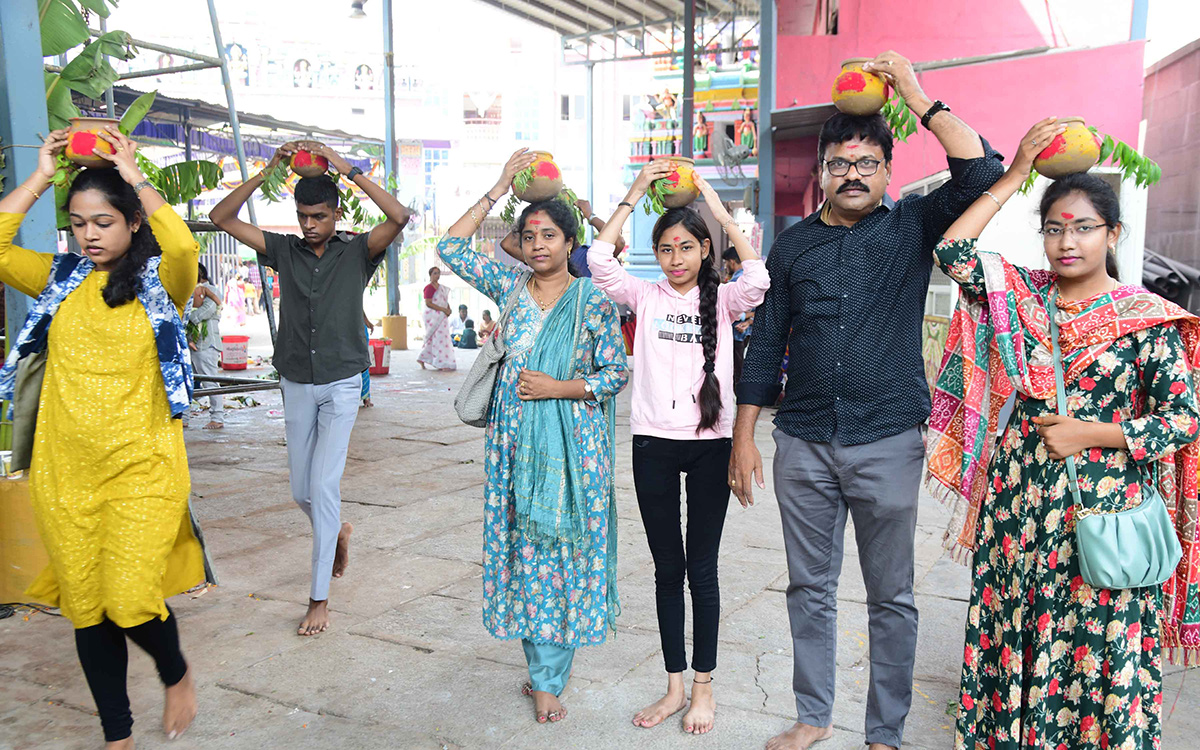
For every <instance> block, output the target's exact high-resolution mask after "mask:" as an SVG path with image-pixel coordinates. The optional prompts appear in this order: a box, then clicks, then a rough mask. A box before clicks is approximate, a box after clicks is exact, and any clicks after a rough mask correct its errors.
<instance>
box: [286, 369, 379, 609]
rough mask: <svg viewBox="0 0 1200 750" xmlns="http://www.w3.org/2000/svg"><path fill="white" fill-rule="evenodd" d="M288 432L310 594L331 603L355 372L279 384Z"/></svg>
mask: <svg viewBox="0 0 1200 750" xmlns="http://www.w3.org/2000/svg"><path fill="white" fill-rule="evenodd" d="M279 385H280V388H281V389H282V390H283V421H284V431H285V432H286V433H287V449H288V475H289V477H290V479H291V484H292V499H293V500H295V501H296V504H297V505H299V506H300V510H302V511H304V513H305V514H306V515H307V516H308V519H309V521H311V522H312V530H313V551H312V590H311V592H310V593H309V598H311V599H312V600H313V601H315V602H320V601H325V600H326V599H328V598H329V579H330V577H331V576H332V575H333V556H334V553H335V552H336V551H337V537H338V532H339V531H341V528H342V486H341V485H342V472H343V471H344V470H345V468H346V451H347V450H348V449H349V447H350V431H351V430H353V429H354V420H355V419H357V418H358V394H359V392H360V390H361V388H362V376H361V375H359V374H358V373H355V374H354V375H351V376H350V377H348V378H344V379H342V380H335V381H334V382H332V383H325V384H323V385H312V384H310V383H295V382H293V381H291V380H288V379H287V378H280V379H279Z"/></svg>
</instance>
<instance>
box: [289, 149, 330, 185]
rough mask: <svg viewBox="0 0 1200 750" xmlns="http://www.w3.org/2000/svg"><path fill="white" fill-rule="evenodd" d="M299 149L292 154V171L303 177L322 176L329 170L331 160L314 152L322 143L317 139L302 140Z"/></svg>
mask: <svg viewBox="0 0 1200 750" xmlns="http://www.w3.org/2000/svg"><path fill="white" fill-rule="evenodd" d="M297 145H299V147H300V148H299V150H298V151H296V153H294V154H292V171H293V172H295V173H296V174H298V175H300V176H301V177H320V176H321V175H323V174H325V173H326V172H328V171H329V160H328V159H326V158H325V157H324V156H319V155H317V154H314V153H313V152H312V149H315V148H316V147H318V146H320V145H321V144H320V143H318V142H316V141H300V143H299V144H297Z"/></svg>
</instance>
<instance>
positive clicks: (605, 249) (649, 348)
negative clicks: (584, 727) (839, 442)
mask: <svg viewBox="0 0 1200 750" xmlns="http://www.w3.org/2000/svg"><path fill="white" fill-rule="evenodd" d="M672 169H673V167H672V165H671V162H670V161H667V160H659V161H653V162H650V163H649V164H647V165H646V166H645V167H643V168H642V171H641V173H640V174H639V175H638V176H637V179H635V180H634V182H633V185H632V186H631V187H630V188H629V193H628V195H626V196H625V200H623V201H622V202H621V203H620V204H618V206H617V210H616V212H615V213H614V214H613V217H612V218H611V219H610V220H609V222H608V224H607V225H606V226H605V228H604V231H602V232H601V233H600V236H599V237H598V238H597V239H596V241H595V243H593V245H592V249H591V252H590V257H589V260H590V262H591V267H592V272H593V274H594V275H593V277H592V279H593V281H595V283H596V286H598V287H599V288H600V289H601V290H602V291H603V292H605V293H606V294H608V295H609V297H611V298H612V300H613V302H615V303H617V304H619V305H628V306H629V307H630V308H632V309H633V310H634V312H635V313H636V314H637V316H638V319H639V320H645V321H648V323H647V325H648V326H651V327H652V328H650V329H649V330H644V331H642V335H641V336H638V337H637V338H636V339H635V342H634V356H635V361H636V362H637V363H638V366H637V368H636V369H635V370H634V373H633V405H632V407H631V408H632V412H631V415H630V425H631V428H632V430H633V481H634V487H635V489H636V490H637V499H638V507H639V508H640V509H641V513H642V523H643V525H644V527H645V529H646V541H647V542H648V543H649V545H650V553H651V555H652V556H653V558H654V588H655V601H656V605H657V611H658V630H659V637H660V638H661V639H662V649H663V660H664V661H665V663H666V669H667V692H666V695H665V696H664V697H663V698H662V699H660V700H658V701H656V702H654V703H652V704H650V705H649V706H647V707H645V708H643V709H642V710H641V711H638V712H637V714H636V715H634V717H633V723H634V725H635V726H639V727H645V728H650V727H654V726H657V725H659V724H661V723H662V722H663V721H664V720H666V719H667V718H668V717H669V716H671V715H672V714H675V713H677V712H679V711H681V710H683V709H684V708H685V707H687V706H688V696H687V691H686V689H685V686H684V681H683V673H684V671H685V670H687V652H686V649H685V647H684V632H683V621H684V600H683V582H684V578H685V577H686V578H687V581H688V587H689V588H690V589H691V593H692V622H693V628H692V629H693V633H692V644H693V648H694V652H693V658H692V668H693V670H694V671H695V677H694V679H693V681H692V694H691V707H690V709H689V710H688V712H687V714H685V715H684V717H683V728H684V731H686V732H689V733H694V734H704V733H706V732H708V731H710V730H711V729H712V728H713V722H714V720H715V714H716V708H717V706H716V700H715V699H714V698H713V688H712V681H713V678H712V673H713V670H714V669H716V666H717V630H718V623H719V621H720V619H721V593H720V587H719V585H718V583H717V555H718V553H719V551H720V546H721V532H722V530H723V529H724V526H725V513H726V510H727V509H728V507H729V486H728V484H727V483H726V481H725V480H726V476H727V473H728V469H729V451H730V442H731V438H732V437H733V341H732V338H733V337H732V335H731V329H730V324H731V323H732V321H733V319H734V317H736V315H738V314H739V313H738V311H740V310H747V309H751V308H753V307H755V306H756V305H758V303H760V302H762V299H763V295H764V294H765V293H766V290H767V287H768V286H769V284H770V279H769V277H768V276H767V271H766V269H765V268H764V266H763V262H762V260H761V259H759V257H758V254H757V253H755V252H754V249H753V248H751V247H750V242H749V241H748V240H747V239H746V237H745V236H744V235H743V234H742V232H741V230H739V229H738V227H737V224H735V223H734V221H733V219H732V218H731V217H730V216H729V212H728V211H726V210H725V206H724V205H722V203H721V199H720V198H719V197H718V196H717V193H716V191H714V190H713V189H712V186H711V185H709V184H708V183H707V182H706V181H705V180H704V179H703V178H702V177H700V176H699V175H697V176H696V184H697V186H699V188H700V193H701V195H703V196H704V201H705V204H706V205H707V206H708V209H709V210H710V211H711V212H712V214H713V216H714V217H715V218H716V220H717V221H718V222H720V224H721V226H722V227H723V228H724V229H725V231H726V233H728V235H729V237H730V240H731V241H732V242H733V244H734V247H735V248H736V252H737V255H738V258H739V261H740V262H744V263H745V268H746V273H745V276H744V277H742V278H741V279H740V280H739V281H736V282H733V283H730V284H724V285H722V284H721V283H720V278H721V275H720V272H719V271H718V270H717V269H718V267H719V259H718V256H717V252H716V248H714V247H713V243H712V238H711V237H710V236H709V232H708V226H707V225H706V224H705V222H704V219H702V218H700V214H699V213H697V212H696V211H693V210H692V209H690V208H673V209H671V210H669V211H667V212H666V213H665V214H663V215H662V217H660V218H659V220H658V221H657V222H656V223H655V225H654V232H653V239H654V255H655V257H656V258H657V259H658V263H659V265H660V266H661V267H662V270H663V273H664V274H665V275H666V278H665V279H663V280H662V281H659V282H658V283H653V284H652V283H650V282H648V281H643V280H641V279H638V278H636V277H634V276H633V275H632V274H630V273H629V272H628V271H626V270H625V267H624V266H622V265H621V262H620V261H618V260H617V259H616V258H615V257H614V256H613V253H612V246H613V243H614V242H615V240H616V239H617V238H618V237H620V231H621V227H622V226H623V225H624V223H625V222H626V221H627V220H628V218H629V215H630V214H631V213H632V212H633V206H635V205H637V202H638V201H639V200H641V198H642V196H643V195H645V193H646V190H647V189H648V188H649V187H650V185H651V184H652V183H653V182H654V180H656V179H660V178H663V177H666V176H667V174H669V173H670V171H671V170H672ZM681 473H682V474H686V475H687V541H686V544H685V542H684V539H683V533H682V531H681V530H680V519H679V491H680V486H679V475H680V474H681Z"/></svg>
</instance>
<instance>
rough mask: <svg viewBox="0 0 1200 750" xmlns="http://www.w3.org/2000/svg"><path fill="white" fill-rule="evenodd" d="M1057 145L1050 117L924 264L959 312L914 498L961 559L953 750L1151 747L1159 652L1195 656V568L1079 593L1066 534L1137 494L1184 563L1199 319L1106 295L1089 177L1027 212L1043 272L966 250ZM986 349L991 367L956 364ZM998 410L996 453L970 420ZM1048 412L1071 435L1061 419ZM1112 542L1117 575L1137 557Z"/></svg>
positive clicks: (1196, 422)
mask: <svg viewBox="0 0 1200 750" xmlns="http://www.w3.org/2000/svg"><path fill="white" fill-rule="evenodd" d="M1065 129H1066V126H1065V125H1061V124H1059V122H1058V121H1057V120H1056V119H1055V118H1047V119H1045V120H1042V121H1041V122H1039V123H1037V124H1036V125H1034V126H1033V128H1032V129H1031V130H1030V131H1029V132H1028V133H1027V134H1026V135H1025V137H1024V138H1022V140H1021V143H1020V144H1019V145H1018V147H1017V155H1016V157H1015V158H1014V159H1013V162H1012V166H1011V167H1009V169H1008V171H1007V172H1005V174H1004V176H1003V177H1002V178H1001V179H1000V180H999V181H998V182H996V184H995V185H993V186H992V187H991V189H990V191H989V193H988V194H987V195H985V196H983V197H981V198H979V199H978V200H976V201H975V202H974V203H973V204H972V205H971V207H970V208H969V209H967V211H966V212H965V213H964V214H963V215H962V216H961V217H959V219H958V220H957V221H955V222H954V223H953V224H952V225H951V226H950V228H949V229H947V230H946V232H945V233H944V236H943V239H942V241H941V242H940V243H939V244H938V246H937V262H938V266H939V267H940V268H941V269H942V270H943V271H945V272H946V274H947V275H948V276H950V278H951V279H953V280H954V281H955V282H956V283H958V284H959V286H960V288H961V290H962V293H963V296H962V297H961V298H960V302H959V307H958V310H957V312H956V313H955V315H954V319H953V322H952V324H951V333H950V338H949V343H948V344H947V358H946V359H945V360H943V362H944V365H943V371H942V373H941V374H940V375H939V377H938V380H937V390H936V393H935V397H934V410H933V414H934V417H933V419H932V420H931V423H930V433H931V434H930V437H931V438H932V440H931V441H930V444H931V446H932V449H931V451H930V458H929V479H928V483H929V487H930V490H931V491H932V492H934V493H935V494H936V495H938V496H939V497H942V498H944V499H946V500H948V501H949V502H950V504H951V505H952V511H953V514H952V521H951V524H950V527H949V528H948V529H947V538H946V541H947V543H948V544H949V545H950V546H952V547H953V548H955V549H956V550H957V551H959V552H965V553H970V552H973V553H974V554H973V560H972V563H971V565H972V569H971V573H972V581H971V597H970V608H969V610H968V611H969V612H970V615H969V617H968V620H967V623H966V644H965V648H964V652H963V668H962V681H961V691H960V698H959V706H958V722H957V730H956V732H955V747H956V748H959V749H960V750H976V748H978V747H983V746H986V747H989V748H995V749H996V750H1018V749H1019V748H1029V747H1046V748H1057V747H1068V748H1084V747H1089V748H1094V747H1101V748H1103V747H1110V748H1138V749H1139V750H1141V749H1143V748H1157V747H1158V746H1159V744H1160V743H1161V739H1162V721H1163V718H1164V717H1163V715H1162V708H1163V706H1162V698H1163V694H1162V653H1163V651H1164V649H1166V650H1171V651H1174V652H1176V653H1177V654H1180V655H1182V657H1183V659H1182V661H1184V662H1185V663H1190V662H1193V661H1194V660H1195V659H1196V657H1197V656H1200V595H1198V593H1197V589H1198V585H1197V584H1200V571H1198V570H1197V568H1196V563H1195V558H1194V557H1193V558H1192V559H1190V560H1189V559H1187V558H1185V559H1184V561H1183V562H1182V563H1181V564H1180V565H1179V566H1178V567H1177V568H1176V571H1175V574H1174V575H1173V576H1172V577H1171V578H1170V579H1168V580H1167V582H1166V585H1165V586H1163V585H1156V586H1145V587H1141V588H1131V589H1104V588H1099V587H1096V586H1092V585H1089V584H1088V582H1087V581H1085V580H1084V577H1083V575H1082V574H1081V570H1082V568H1081V564H1080V557H1081V552H1082V550H1081V549H1080V545H1079V544H1078V543H1077V539H1076V534H1075V529H1074V523H1075V521H1077V520H1078V519H1081V518H1083V517H1084V516H1085V514H1096V513H1099V514H1111V513H1116V512H1120V511H1124V510H1128V509H1130V508H1133V507H1136V506H1139V505H1141V504H1142V503H1146V502H1154V503H1158V502H1162V500H1159V498H1158V496H1156V495H1153V494H1151V492H1152V490H1151V488H1152V487H1154V486H1155V485H1156V484H1157V487H1158V489H1159V490H1160V492H1161V496H1162V499H1163V500H1165V501H1166V503H1167V507H1168V509H1169V510H1171V511H1172V515H1173V516H1174V519H1175V524H1176V529H1175V531H1176V533H1178V534H1179V536H1180V537H1181V544H1183V545H1187V546H1185V547H1184V549H1189V548H1191V546H1192V545H1194V544H1195V539H1196V471H1197V463H1198V462H1197V458H1198V457H1200V446H1197V445H1196V443H1195V441H1196V437H1197V434H1200V433H1198V427H1200V407H1198V406H1197V403H1196V377H1197V375H1198V374H1200V369H1198V367H1200V319H1198V318H1197V317H1196V316H1194V315H1192V314H1190V313H1188V312H1187V311H1186V310H1183V309H1182V308H1180V307H1179V306H1177V305H1175V304H1174V303H1172V302H1169V301H1167V300H1165V299H1163V298H1162V297H1160V296H1158V295H1157V294H1153V293H1151V292H1148V291H1146V290H1145V289H1143V288H1141V287H1140V286H1137V285H1133V284H1122V283H1121V282H1120V281H1119V279H1118V278H1117V263H1116V252H1115V249H1116V246H1117V242H1118V241H1119V240H1120V238H1121V235H1122V234H1123V233H1124V231H1125V225H1124V224H1122V222H1121V208H1120V201H1118V200H1117V195H1116V193H1115V192H1113V189H1112V187H1110V186H1109V184H1108V183H1107V182H1106V181H1105V180H1103V179H1101V178H1100V177H1097V176H1094V175H1089V174H1071V175H1067V176H1065V177H1062V178H1060V179H1058V180H1057V181H1055V182H1053V183H1051V184H1050V186H1049V187H1047V188H1046V192H1045V193H1044V194H1043V195H1042V199H1041V204H1040V211H1039V213H1040V219H1041V227H1042V229H1041V234H1042V245H1043V248H1044V251H1045V255H1046V259H1047V261H1048V262H1049V266H1050V269H1049V270H1040V269H1029V268H1022V267H1018V266H1014V265H1012V264H1010V263H1008V262H1007V261H1005V260H1004V258H1003V257H1001V256H1000V255H998V254H996V253H988V252H981V251H979V250H978V249H977V248H976V240H977V238H978V237H979V235H980V233H982V232H983V229H984V227H986V226H987V224H988V223H989V222H990V221H991V219H992V218H993V217H994V216H995V215H996V214H997V213H998V212H999V211H1000V210H1001V207H1002V205H1003V204H1004V203H1005V202H1006V201H1007V200H1008V199H1009V198H1011V197H1012V195H1013V194H1014V193H1016V192H1017V191H1018V190H1019V189H1020V188H1021V185H1023V184H1024V183H1025V180H1026V178H1027V177H1028V176H1029V173H1030V170H1031V168H1032V166H1033V160H1034V157H1036V156H1037V154H1038V153H1039V152H1040V151H1042V150H1043V149H1044V148H1045V147H1046V144H1048V143H1050V142H1051V141H1053V140H1054V138H1055V136H1057V135H1059V134H1060V133H1062V132H1063V131H1064V130H1065ZM1051 316H1054V321H1055V325H1054V326H1053V327H1051V325H1050V320H1051ZM1056 338H1057V340H1056ZM1056 345H1057V346H1056ZM967 347H969V349H968V348H967ZM1055 348H1057V349H1058V350H1059V353H1058V354H1057V356H1058V358H1059V359H1060V360H1061V371H1062V373H1063V376H1062V378H1063V380H1062V382H1063V386H1064V387H1065V389H1066V392H1065V394H1058V393H1057V391H1058V388H1057V387H1056V383H1055V381H1056V378H1057V375H1056V367H1057V365H1056V364H1055V356H1056V355H1055V353H1054V349H1055ZM989 349H990V350H991V351H992V352H993V355H992V356H991V357H990V358H989V357H982V358H980V357H974V356H968V354H969V352H972V351H988V350H989ZM993 368H994V369H993ZM997 370H998V371H997ZM1014 392H1015V393H1016V400H1015V405H1014V408H1013V412H1012V416H1011V418H1010V419H1009V421H1008V424H1007V425H1006V426H1004V427H1003V431H1002V436H1001V438H1000V441H999V442H998V443H997V442H996V435H997V432H998V430H1000V425H999V424H998V422H997V410H992V409H988V407H987V404H988V403H991V404H1002V403H1004V402H1005V401H1006V400H1007V399H1008V398H1009V396H1011V395H1012V394H1013V393H1014ZM1059 398H1061V399H1064V401H1065V403H1066V405H1067V408H1068V409H1069V412H1070V415H1069V416H1060V415H1059V413H1058V410H1057V409H1056V406H1057V399H1059ZM981 420H982V422H983V425H980V422H981ZM964 424H965V425H972V427H970V428H966V427H964ZM980 426H986V427H985V429H978V427H980ZM993 453H994V455H993ZM1072 457H1073V458H1072ZM1067 460H1071V461H1073V462H1074V464H1075V471H1077V473H1078V490H1079V492H1078V498H1076V497H1075V495H1074V493H1073V492H1072V490H1071V489H1070V485H1072V484H1073V483H1074V481H1075V479H1076V476H1075V473H1070V472H1069V468H1070V467H1068V466H1067V464H1066V461H1067ZM1078 503H1082V506H1081V505H1080V504H1078ZM1121 541H1122V544H1123V545H1124V544H1128V545H1129V547H1128V548H1125V547H1123V548H1122V550H1121V552H1122V553H1123V554H1122V556H1123V557H1125V556H1126V555H1127V554H1128V552H1129V550H1130V549H1132V548H1134V546H1135V545H1138V544H1146V543H1147V542H1145V541H1144V540H1139V539H1130V540H1128V541H1127V540H1125V539H1123V538H1122V539H1121ZM1116 553H1117V551H1116V550H1114V551H1113V552H1112V554H1116ZM1134 557H1136V555H1134ZM1139 572H1140V571H1139ZM1064 717H1069V720H1064Z"/></svg>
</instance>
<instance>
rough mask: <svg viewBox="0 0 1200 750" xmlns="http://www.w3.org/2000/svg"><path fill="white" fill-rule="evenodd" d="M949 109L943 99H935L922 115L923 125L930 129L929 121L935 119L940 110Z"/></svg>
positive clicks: (945, 110)
mask: <svg viewBox="0 0 1200 750" xmlns="http://www.w3.org/2000/svg"><path fill="white" fill-rule="evenodd" d="M949 111H950V108H949V107H948V106H946V105H945V104H943V103H942V100H941V99H938V100H936V101H934V103H933V106H932V107H930V108H929V109H927V110H925V114H923V115H921V127H923V128H925V129H926V130H929V121H930V120H932V119H933V116H934V115H936V114H937V113H938V112H949Z"/></svg>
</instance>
